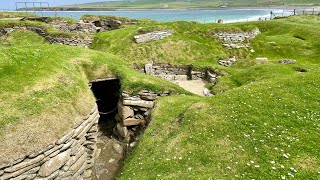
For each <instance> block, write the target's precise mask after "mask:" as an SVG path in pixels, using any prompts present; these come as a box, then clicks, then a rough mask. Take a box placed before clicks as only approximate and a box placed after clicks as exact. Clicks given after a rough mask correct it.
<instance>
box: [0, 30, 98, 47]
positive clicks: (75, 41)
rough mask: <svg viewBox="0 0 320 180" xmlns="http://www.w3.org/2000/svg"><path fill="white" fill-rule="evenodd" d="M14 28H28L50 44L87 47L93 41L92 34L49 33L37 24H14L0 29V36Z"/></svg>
mask: <svg viewBox="0 0 320 180" xmlns="http://www.w3.org/2000/svg"><path fill="white" fill-rule="evenodd" d="M14 30H28V31H32V32H35V33H37V34H38V35H40V36H42V37H44V38H45V39H46V40H48V41H49V42H50V43H51V44H64V45H69V46H81V47H86V48H87V47H89V46H90V45H91V43H92V42H93V37H92V36H76V35H75V36H69V37H67V36H63V35H60V36H59V35H58V36H57V35H51V34H49V33H47V31H46V30H45V29H44V28H42V27H37V26H14V27H9V28H2V29H0V36H4V35H7V34H9V33H10V32H12V31H14Z"/></svg>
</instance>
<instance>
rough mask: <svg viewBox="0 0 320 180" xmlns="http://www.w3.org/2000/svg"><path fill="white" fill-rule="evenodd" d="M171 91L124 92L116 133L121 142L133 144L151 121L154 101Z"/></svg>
mask: <svg viewBox="0 0 320 180" xmlns="http://www.w3.org/2000/svg"><path fill="white" fill-rule="evenodd" d="M169 95H170V94H169V92H163V93H155V92H151V91H141V92H139V93H138V94H137V95H129V94H127V93H125V92H124V93H122V98H121V99H120V101H119V104H118V114H117V115H116V117H115V118H116V120H117V125H116V126H115V127H114V130H113V132H114V134H115V135H116V136H117V137H118V138H119V140H120V141H121V142H124V143H127V144H128V145H129V146H133V144H134V142H135V140H136V138H137V137H138V136H139V135H140V133H141V132H143V130H144V129H145V128H146V127H147V125H148V124H149V122H150V113H151V110H152V109H153V107H154V101H155V100H156V99H158V98H159V97H164V96H169Z"/></svg>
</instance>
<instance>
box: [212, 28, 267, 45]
mask: <svg viewBox="0 0 320 180" xmlns="http://www.w3.org/2000/svg"><path fill="white" fill-rule="evenodd" d="M260 33H261V32H260V30H259V29H258V28H257V29H255V30H253V31H251V32H234V33H231V32H217V33H214V36H215V37H217V38H219V39H220V40H222V41H223V42H224V44H223V46H224V47H226V48H227V49H240V48H248V47H250V44H249V43H246V42H248V41H249V40H250V39H254V38H255V37H256V36H257V35H259V34H260Z"/></svg>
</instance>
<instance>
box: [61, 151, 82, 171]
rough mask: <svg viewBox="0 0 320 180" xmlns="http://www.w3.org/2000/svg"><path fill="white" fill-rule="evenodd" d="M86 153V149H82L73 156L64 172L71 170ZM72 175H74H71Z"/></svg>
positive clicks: (65, 166) (64, 167)
mask: <svg viewBox="0 0 320 180" xmlns="http://www.w3.org/2000/svg"><path fill="white" fill-rule="evenodd" d="M84 153H85V150H84V148H81V150H80V151H79V152H78V153H77V154H76V155H75V156H71V158H70V159H69V160H68V162H67V163H66V164H65V165H64V166H63V167H62V169H63V170H64V171H68V170H69V168H70V167H71V166H72V165H73V164H74V163H75V162H76V161H77V160H78V159H79V158H80V157H81V156H82V155H83V154H84ZM71 175H72V174H71Z"/></svg>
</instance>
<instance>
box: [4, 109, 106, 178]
mask: <svg viewBox="0 0 320 180" xmlns="http://www.w3.org/2000/svg"><path fill="white" fill-rule="evenodd" d="M99 117H100V116H99V112H98V109H97V107H94V108H93V109H92V110H91V111H90V113H89V114H88V115H87V117H86V118H84V120H83V121H82V122H81V123H80V124H78V125H77V126H76V127H75V128H74V129H73V130H72V131H70V132H69V133H68V134H66V135H64V136H63V137H62V138H61V139H59V140H57V141H56V143H55V144H51V145H49V146H47V147H46V148H44V149H40V150H36V151H34V152H33V153H32V154H26V155H25V156H24V157H23V158H21V159H17V160H14V161H12V163H0V180H6V179H39V180H41V179H83V178H86V177H90V174H91V170H90V168H91V167H92V166H93V163H94V156H95V152H96V142H97V132H98V128H97V126H98V120H99Z"/></svg>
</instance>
